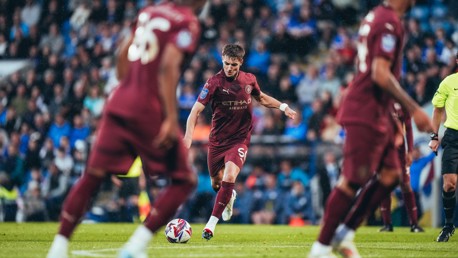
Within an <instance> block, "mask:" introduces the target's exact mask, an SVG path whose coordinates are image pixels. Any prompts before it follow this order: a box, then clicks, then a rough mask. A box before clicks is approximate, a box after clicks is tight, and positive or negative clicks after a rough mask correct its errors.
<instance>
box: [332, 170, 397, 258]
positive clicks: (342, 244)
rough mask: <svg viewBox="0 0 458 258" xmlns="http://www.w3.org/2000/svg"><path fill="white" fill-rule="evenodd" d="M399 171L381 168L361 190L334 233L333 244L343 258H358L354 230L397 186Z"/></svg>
mask: <svg viewBox="0 0 458 258" xmlns="http://www.w3.org/2000/svg"><path fill="white" fill-rule="evenodd" d="M399 174H400V170H399V169H392V168H382V169H381V171H380V173H379V174H377V175H374V177H373V178H372V179H371V180H370V181H369V182H368V183H367V184H366V185H365V186H364V187H363V188H362V190H361V193H360V194H359V195H358V198H357V200H356V202H355V204H354V205H353V208H352V209H351V211H350V213H349V214H348V215H347V217H346V218H345V221H344V223H343V224H342V225H340V226H339V228H338V229H337V231H336V235H335V237H334V241H335V243H333V244H334V245H335V246H336V248H337V251H338V252H339V253H340V254H341V255H342V256H343V257H353V258H355V257H360V255H359V253H358V251H357V249H356V246H355V244H354V237H355V231H356V229H357V228H358V227H359V226H360V225H361V223H362V222H363V220H364V219H365V218H367V216H368V215H369V214H370V213H371V212H373V211H374V210H375V209H376V208H377V207H378V206H379V205H380V203H381V201H382V200H383V199H385V198H386V196H388V195H389V194H390V193H391V191H393V190H394V188H395V187H396V186H397V184H398V181H399Z"/></svg>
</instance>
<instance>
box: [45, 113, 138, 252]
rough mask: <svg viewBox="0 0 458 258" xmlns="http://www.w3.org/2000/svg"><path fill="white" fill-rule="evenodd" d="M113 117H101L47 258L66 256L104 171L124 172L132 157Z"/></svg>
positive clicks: (63, 210) (122, 133) (63, 209)
mask: <svg viewBox="0 0 458 258" xmlns="http://www.w3.org/2000/svg"><path fill="white" fill-rule="evenodd" d="M116 121H117V120H114V119H113V117H110V116H103V117H102V120H101V123H100V127H99V134H98V138H97V141H96V143H95V145H94V147H93V149H92V151H91V154H90V157H89V160H88V168H87V169H86V171H85V173H84V174H83V176H82V177H81V178H80V180H78V182H77V183H76V185H74V186H73V187H72V189H71V190H70V193H69V194H68V196H67V198H66V200H65V202H64V205H63V207H62V212H61V215H60V228H59V232H58V234H57V235H56V237H55V238H54V242H53V244H52V246H51V248H50V250H49V252H48V256H47V257H48V258H52V257H66V255H67V251H68V240H69V239H70V237H71V235H72V234H73V231H74V230H75V228H76V226H77V225H78V223H79V222H80V220H81V218H82V217H83V215H84V212H85V211H86V210H87V208H88V205H89V202H90V200H91V198H92V196H94V195H95V193H96V192H97V191H98V190H99V188H100V185H101V184H102V181H103V178H104V177H105V175H106V171H113V172H119V173H122V172H124V173H126V172H127V170H128V168H129V166H130V164H132V162H133V158H134V157H133V156H130V155H129V153H128V152H127V151H126V149H128V146H126V145H125V144H124V143H125V141H124V140H123V139H124V137H125V135H124V134H125V130H122V129H119V128H120V126H119V125H118V124H117V123H116Z"/></svg>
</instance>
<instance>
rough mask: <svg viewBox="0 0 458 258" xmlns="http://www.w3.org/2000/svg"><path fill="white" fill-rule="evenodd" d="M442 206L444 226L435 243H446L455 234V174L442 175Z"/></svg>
mask: <svg viewBox="0 0 458 258" xmlns="http://www.w3.org/2000/svg"><path fill="white" fill-rule="evenodd" d="M442 178H443V181H444V183H443V189H442V205H443V207H444V214H445V225H444V227H443V228H442V231H441V232H440V233H439V236H438V237H437V239H436V241H437V242H447V241H448V240H449V238H450V237H451V236H452V235H453V234H454V233H455V225H454V223H453V221H454V218H455V206H456V193H455V192H456V182H457V174H443V175H442Z"/></svg>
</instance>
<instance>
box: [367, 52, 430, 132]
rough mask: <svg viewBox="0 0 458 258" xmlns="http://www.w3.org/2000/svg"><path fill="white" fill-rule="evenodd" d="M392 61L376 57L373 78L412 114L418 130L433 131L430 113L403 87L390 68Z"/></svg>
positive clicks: (373, 64)
mask: <svg viewBox="0 0 458 258" xmlns="http://www.w3.org/2000/svg"><path fill="white" fill-rule="evenodd" d="M390 67H391V62H390V61H389V60H387V59H385V58H382V57H376V58H375V59H374V61H373V63H372V80H373V81H374V82H375V83H376V84H377V85H378V86H379V87H380V88H382V89H383V90H385V91H386V92H388V93H389V94H390V95H392V96H393V98H395V99H396V100H397V101H398V102H399V103H400V104H401V105H402V106H403V107H404V108H405V109H407V111H408V112H409V113H410V114H411V116H412V118H413V120H414V122H415V124H416V125H417V128H418V130H420V131H422V132H432V130H433V128H432V124H431V121H430V120H429V118H428V115H427V114H426V113H425V112H424V111H423V110H422V109H421V107H420V106H419V105H418V104H417V103H415V101H414V100H413V99H412V98H411V97H410V96H409V95H408V94H407V93H406V92H405V91H404V90H403V89H402V88H401V85H400V84H399V82H398V80H396V78H395V76H394V75H393V73H392V72H391V70H390Z"/></svg>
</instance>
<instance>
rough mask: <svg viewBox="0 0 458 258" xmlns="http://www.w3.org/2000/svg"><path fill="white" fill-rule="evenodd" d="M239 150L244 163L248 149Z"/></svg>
mask: <svg viewBox="0 0 458 258" xmlns="http://www.w3.org/2000/svg"><path fill="white" fill-rule="evenodd" d="M237 152H238V153H239V156H240V159H241V160H242V162H243V163H245V159H246V154H247V152H248V150H245V149H244V148H238V150H237Z"/></svg>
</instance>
